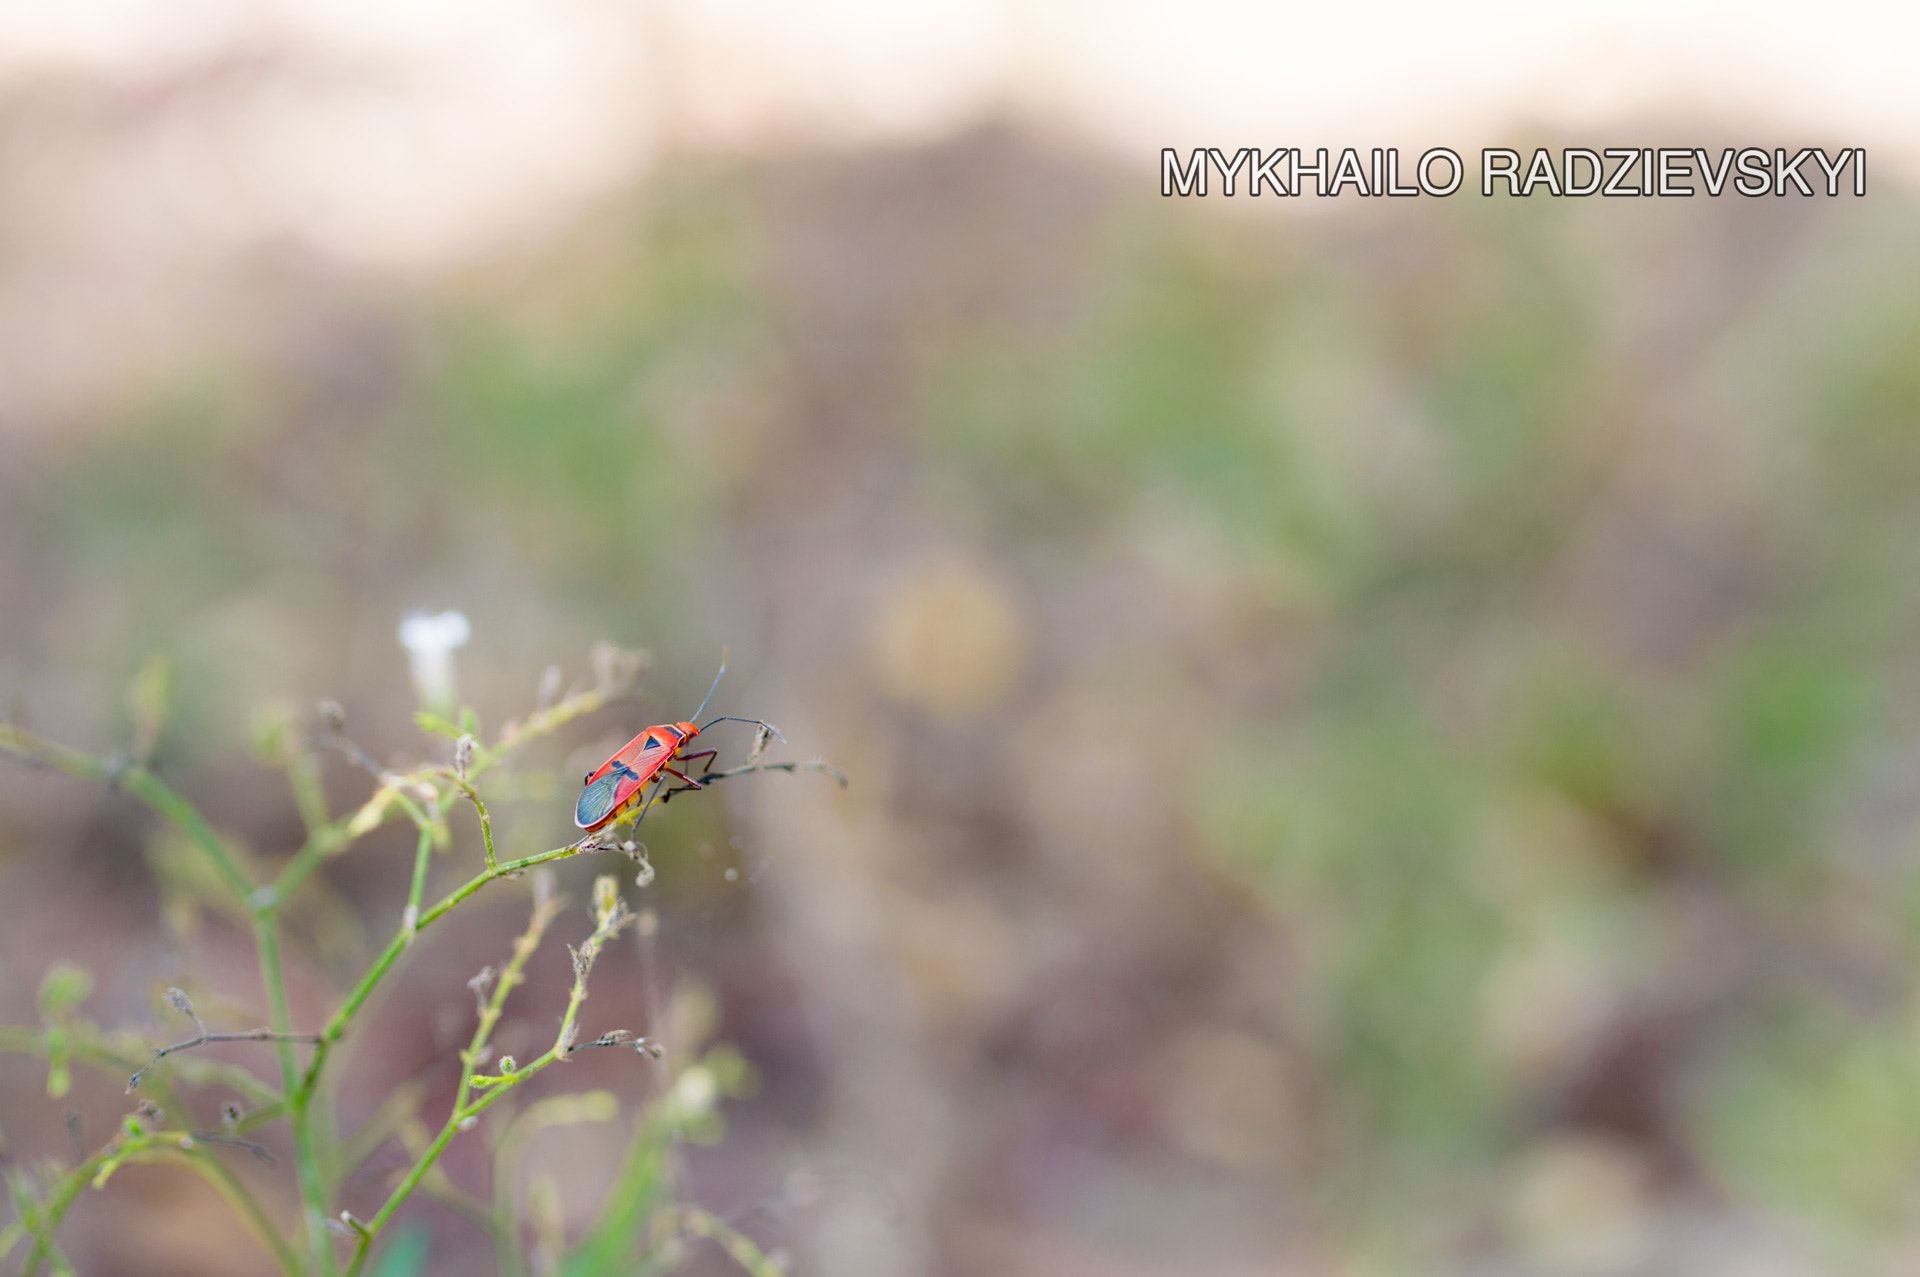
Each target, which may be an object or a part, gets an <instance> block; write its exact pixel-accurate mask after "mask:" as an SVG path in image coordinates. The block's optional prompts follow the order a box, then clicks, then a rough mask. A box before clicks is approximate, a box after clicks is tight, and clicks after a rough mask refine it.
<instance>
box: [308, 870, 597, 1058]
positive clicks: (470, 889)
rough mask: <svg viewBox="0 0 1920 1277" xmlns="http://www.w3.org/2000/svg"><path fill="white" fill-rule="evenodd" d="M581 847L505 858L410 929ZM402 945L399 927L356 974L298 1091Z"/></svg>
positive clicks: (403, 934)
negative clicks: (364, 970)
mask: <svg viewBox="0 0 1920 1277" xmlns="http://www.w3.org/2000/svg"><path fill="white" fill-rule="evenodd" d="M584 849H585V848H584V846H583V843H578V842H577V843H571V844H569V845H568V846H565V847H555V848H553V849H552V850H550V851H542V852H538V853H536V854H534V855H531V856H523V857H522V858H520V859H519V860H509V861H507V862H505V863H504V864H498V865H495V866H494V867H493V868H492V869H489V870H487V871H485V872H484V873H480V874H477V875H475V876H474V877H472V878H470V879H468V880H467V881H466V882H464V883H462V884H461V885H460V886H459V887H456V888H455V889H454V890H453V891H451V892H449V893H448V894H447V895H446V896H445V897H444V898H442V899H441V900H440V902H439V903H438V904H435V905H434V906H433V907H432V908H430V909H428V910H427V911H426V912H425V913H423V914H421V915H420V921H419V922H418V924H416V926H415V928H414V930H415V932H416V933H417V932H419V931H423V930H425V929H426V927H427V925H428V924H429V923H431V922H433V921H435V920H436V919H438V918H439V917H440V916H441V915H443V914H445V913H446V912H447V911H448V910H449V909H452V908H453V907H454V906H455V905H457V904H459V903H460V902H461V901H463V900H465V899H466V898H467V897H468V896H471V895H472V894H473V893H474V892H476V891H478V890H480V888H482V887H484V886H486V885H487V884H488V883H490V882H492V881H494V880H495V879H497V878H510V877H512V876H513V875H515V874H518V873H524V872H525V871H526V870H528V869H531V868H533V867H534V866H535V865H544V864H546V863H548V862H549V861H554V860H564V859H566V858H567V857H568V856H574V855H578V854H579V853H580V852H581V851H583V850H584ZM406 947H407V935H406V932H405V931H404V929H403V930H402V931H401V932H399V933H398V934H396V935H395V936H394V938H393V939H392V940H390V941H388V942H387V947H386V948H385V949H384V950H382V951H381V954H380V956H379V957H378V958H376V959H374V963H373V965H372V966H371V967H369V968H368V969H367V973H366V974H365V975H363V976H361V977H360V983H359V984H357V985H355V986H354V988H353V992H351V993H349V994H348V995H347V999H346V1001H344V1002H342V1003H341V1004H340V1008H339V1010H337V1011H335V1012H334V1013H333V1018H332V1019H331V1020H329V1021H327V1026H326V1027H325V1028H324V1029H322V1030H321V1031H320V1045H319V1046H318V1048H316V1049H315V1051H314V1056H313V1061H312V1063H310V1064H309V1065H308V1066H307V1075H306V1077H305V1079H304V1080H303V1081H302V1082H301V1084H300V1088H299V1089H300V1090H302V1091H310V1090H312V1088H313V1086H314V1084H315V1082H316V1081H317V1080H318V1079H319V1076H320V1067H321V1065H322V1064H323V1063H324V1062H325V1060H326V1056H327V1051H328V1049H329V1048H330V1047H331V1046H332V1045H333V1044H334V1043H335V1042H338V1041H339V1040H340V1039H341V1038H342V1037H343V1036H345V1035H346V1031H347V1025H348V1023H349V1022H351V1021H352V1019H353V1017H354V1015H355V1014H356V1013H357V1012H358V1011H359V1010H360V1007H361V1004H363V1003H364V1002H366V1000H367V998H368V997H369V996H370V995H371V994H372V993H373V989H374V986H375V985H377V984H379V983H380V980H381V978H382V977H383V976H385V975H386V974H387V972H388V971H389V970H391V969H392V967H393V964H394V963H395V962H397V961H398V960H399V958H400V954H401V953H402V952H403V951H404V950H405V949H406Z"/></svg>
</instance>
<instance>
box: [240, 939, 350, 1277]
mask: <svg viewBox="0 0 1920 1277" xmlns="http://www.w3.org/2000/svg"><path fill="white" fill-rule="evenodd" d="M253 934H254V940H255V942H256V943H257V944H258V946H259V949H260V977H261V980H262V982H263V983H265V985H266V987H267V1004H268V1007H269V1009H270V1011H271V1013H272V1016H273V1029H274V1032H275V1033H278V1034H287V1033H290V1032H291V1031H292V1016H291V1013H290V1012H289V1011H288V1009H287V986H286V979H285V976H284V974H283V973H282V971H281V969H280V936H279V932H278V929H277V928H276V926H275V923H274V917H273V913H272V911H271V910H262V911H261V912H260V913H258V914H257V915H255V918H254V927H253ZM275 1047H276V1049H277V1050H278V1052H279V1055H280V1078H281V1085H282V1086H283V1087H285V1088H286V1093H287V1122H288V1125H290V1126H291V1127H292V1128H293V1150H294V1169H295V1172H296V1173H297V1175H298V1176H299V1180H300V1200H301V1217H302V1221H303V1223H304V1225H305V1233H306V1238H307V1249H308V1252H309V1253H310V1254H311V1255H312V1257H313V1264H314V1270H315V1271H316V1272H318V1273H321V1274H323V1275H324V1274H331V1273H332V1272H333V1271H334V1260H333V1243H332V1241H331V1240H330V1239H329V1237H328V1234H327V1227H326V1216H327V1202H326V1184H325V1182H324V1181H323V1179H322V1178H321V1175H320V1157H319V1153H318V1151H317V1150H316V1149H315V1148H314V1143H313V1122H312V1115H311V1113H310V1108H309V1106H310V1104H311V1101H312V1099H313V1091H312V1089H311V1088H310V1087H307V1086H305V1085H303V1084H302V1080H301V1074H300V1062H299V1060H298V1059H296V1058H295V1056H294V1052H293V1043H292V1042H291V1041H289V1040H288V1039H287V1038H285V1037H281V1038H279V1039H278V1040H277V1041H276V1042H275ZM320 1050H321V1048H320V1047H319V1046H316V1047H315V1048H314V1057H315V1059H316V1060H318V1058H319V1056H320Z"/></svg>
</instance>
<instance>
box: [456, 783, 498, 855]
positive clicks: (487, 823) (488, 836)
mask: <svg viewBox="0 0 1920 1277" xmlns="http://www.w3.org/2000/svg"><path fill="white" fill-rule="evenodd" d="M446 775H447V778H448V779H450V780H451V781H453V783H454V784H455V785H458V786H459V787H460V792H461V793H463V794H465V795H466V796H467V801H468V802H470V803H472V804H473V809H474V810H475V811H476V812H479V813H480V836H481V838H482V839H483V840H485V842H486V845H487V868H489V869H492V868H494V867H495V866H496V862H495V860H494V858H493V822H492V821H491V820H489V819H488V818H487V805H486V804H485V803H483V802H481V801H480V795H479V794H477V793H475V792H474V788H473V786H472V785H469V784H468V783H467V782H466V779H465V778H464V777H462V776H459V775H457V774H455V773H453V772H448V773H446Z"/></svg>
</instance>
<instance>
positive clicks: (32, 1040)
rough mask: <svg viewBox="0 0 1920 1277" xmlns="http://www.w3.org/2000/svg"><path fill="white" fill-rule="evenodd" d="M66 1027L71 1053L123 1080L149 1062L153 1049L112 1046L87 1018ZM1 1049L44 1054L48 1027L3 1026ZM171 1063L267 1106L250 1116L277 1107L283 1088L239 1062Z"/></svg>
mask: <svg viewBox="0 0 1920 1277" xmlns="http://www.w3.org/2000/svg"><path fill="white" fill-rule="evenodd" d="M65 1031H66V1033H67V1055H68V1057H69V1058H70V1059H73V1060H75V1061H77V1062H78V1063H81V1064H84V1065H86V1066H87V1067H89V1068H92V1069H95V1070H98V1071H99V1072H101V1073H104V1074H106V1075H108V1076H110V1077H112V1076H118V1077H120V1078H121V1079H122V1080H124V1079H125V1078H126V1076H127V1075H128V1074H130V1073H132V1072H134V1071H135V1070H137V1069H140V1068H142V1067H143V1066H145V1065H147V1064H148V1063H149V1062H150V1060H149V1056H150V1053H148V1054H141V1053H137V1052H134V1051H128V1050H121V1049H118V1048H116V1047H112V1046H109V1045H108V1044H107V1043H105V1042H104V1041H102V1040H101V1039H100V1037H99V1036H98V1031H97V1030H96V1029H95V1028H94V1026H93V1025H91V1024H89V1023H87V1022H85V1021H77V1022H73V1023H70V1024H68V1025H66V1026H65ZM142 1049H143V1051H144V1050H145V1048H142ZM0 1052H7V1053H18V1054H21V1055H41V1056H44V1055H46V1054H47V1031H46V1030H45V1029H29V1028H26V1027H24V1026H18V1025H4V1026H0ZM171 1067H172V1068H174V1069H175V1070H176V1071H177V1072H178V1073H179V1075H180V1076H181V1077H183V1078H185V1079H186V1080H187V1081H189V1082H192V1083H194V1084H195V1085H197V1086H227V1087H232V1088H233V1089H234V1090H236V1091H239V1092H240V1093H241V1094H242V1095H245V1096H246V1097H247V1098H248V1099H250V1100H252V1101H253V1102H254V1103H256V1104H259V1105H262V1106H264V1107H263V1108H261V1109H257V1110H255V1111H254V1112H253V1113H249V1114H248V1115H247V1116H248V1117H249V1118H254V1117H256V1116H257V1115H258V1114H260V1113H263V1112H266V1111H267V1110H269V1109H271V1110H274V1111H278V1108H279V1105H280V1092H279V1091H277V1090H275V1089H274V1088H273V1087H270V1086H268V1085H267V1084H266V1083H265V1082H262V1081H261V1080H260V1079H259V1078H257V1077H255V1076H254V1075H253V1074H252V1073H251V1072H250V1071H248V1070H247V1069H244V1068H242V1067H241V1066H239V1065H237V1064H226V1063H223V1062H221V1061H218V1060H192V1059H175V1060H174V1061H173V1063H172V1065H171Z"/></svg>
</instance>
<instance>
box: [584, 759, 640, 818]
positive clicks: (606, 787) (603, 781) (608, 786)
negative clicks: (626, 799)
mask: <svg viewBox="0 0 1920 1277" xmlns="http://www.w3.org/2000/svg"><path fill="white" fill-rule="evenodd" d="M631 775H632V773H630V772H624V771H622V770H621V769H620V768H618V767H616V768H614V769H613V770H612V771H610V772H608V773H607V774H606V775H604V776H602V777H601V778H600V779H599V780H596V781H594V782H593V783H592V784H591V785H588V786H587V787H586V788H585V789H583V790H581V791H580V801H579V802H578V803H577V804H576V805H575V806H574V809H573V823H574V824H576V825H578V826H580V828H582V829H592V828H593V827H594V826H596V825H599V824H601V823H602V822H604V821H605V820H606V819H607V817H609V816H611V815H613V813H614V810H615V809H616V808H618V807H619V806H620V799H621V793H620V782H621V781H623V780H626V779H628V778H629V777H630V776H631ZM627 792H628V793H632V792H633V791H632V790H631V789H629V790H628V791H627Z"/></svg>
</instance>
